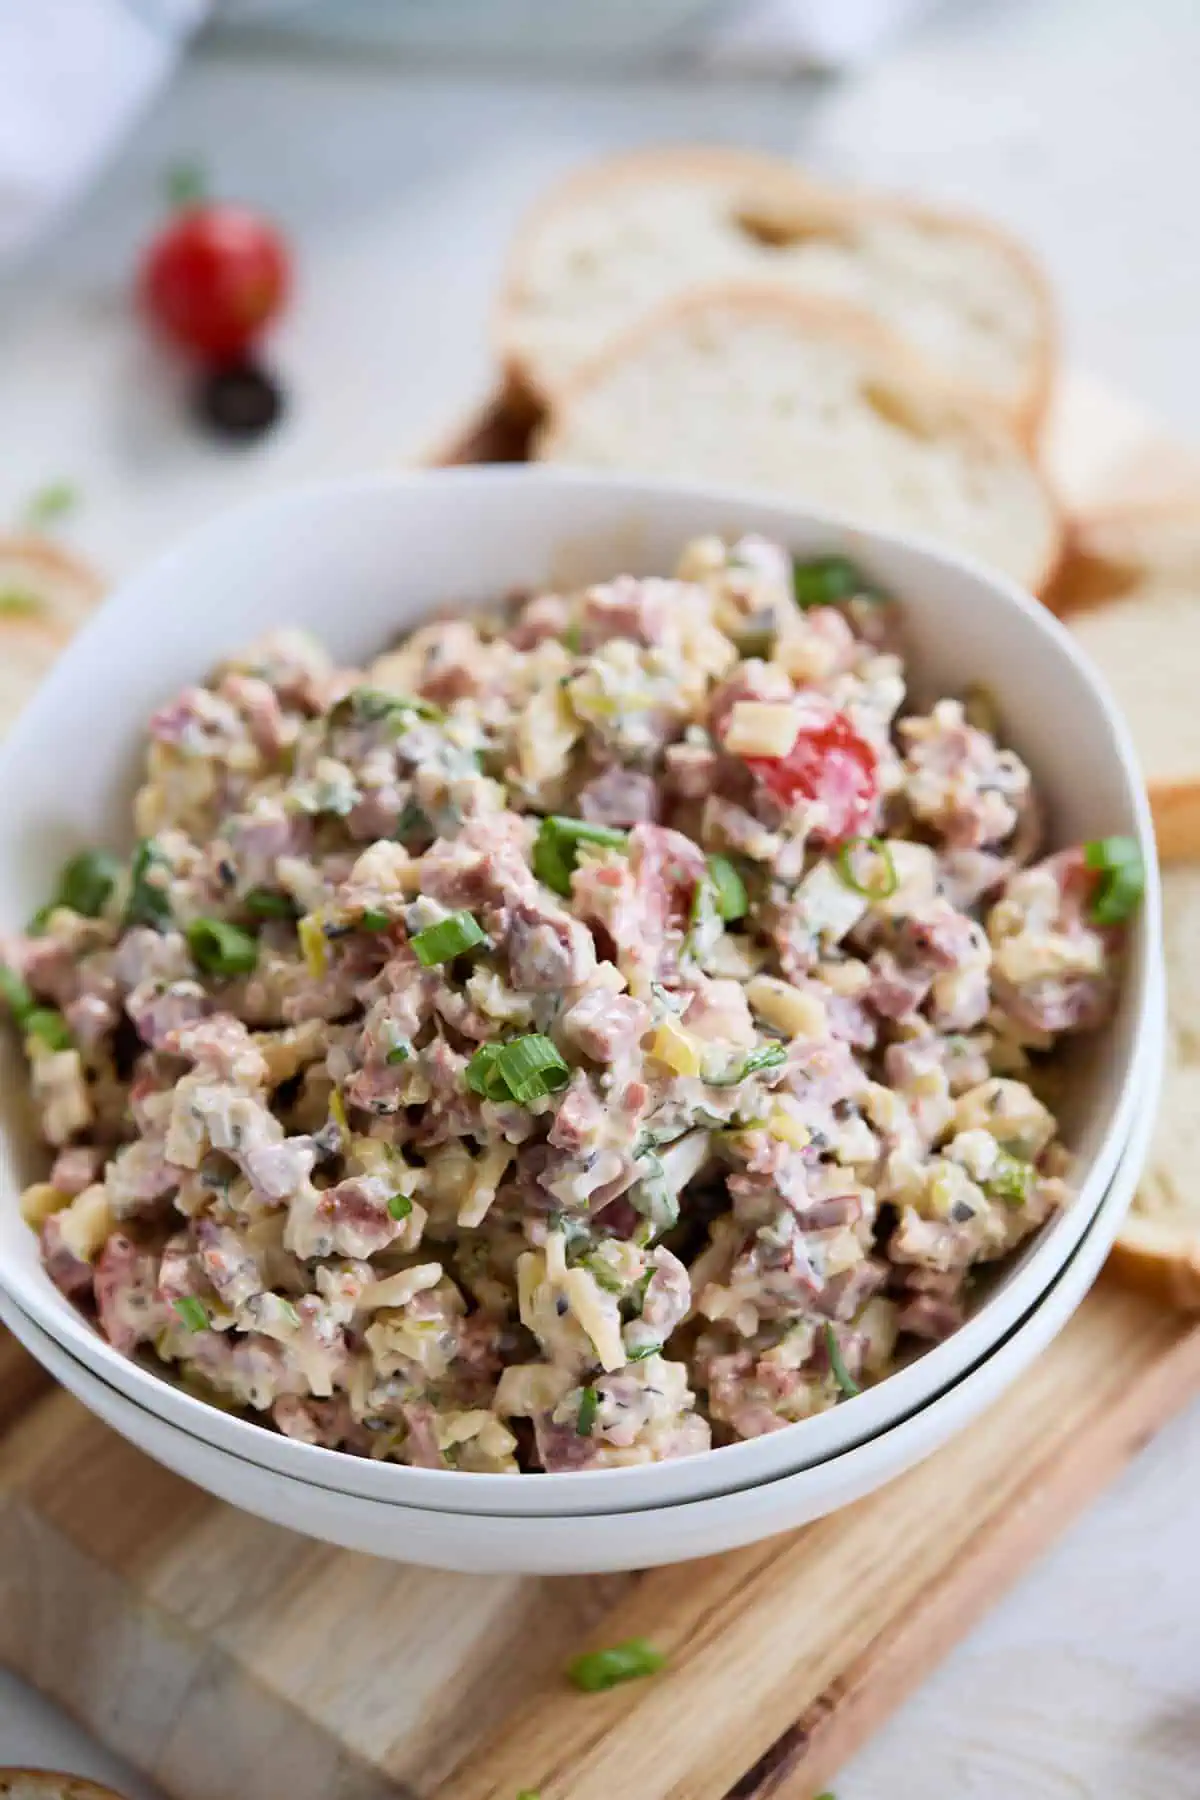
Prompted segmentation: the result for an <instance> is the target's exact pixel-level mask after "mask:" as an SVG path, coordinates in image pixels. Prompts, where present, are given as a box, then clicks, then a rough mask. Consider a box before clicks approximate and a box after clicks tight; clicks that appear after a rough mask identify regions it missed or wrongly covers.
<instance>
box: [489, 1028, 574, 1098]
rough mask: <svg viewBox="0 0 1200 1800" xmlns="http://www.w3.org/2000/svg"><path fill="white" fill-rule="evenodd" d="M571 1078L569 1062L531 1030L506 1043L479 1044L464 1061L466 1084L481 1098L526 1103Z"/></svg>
mask: <svg viewBox="0 0 1200 1800" xmlns="http://www.w3.org/2000/svg"><path fill="white" fill-rule="evenodd" d="M570 1079H571V1069H570V1065H569V1064H568V1063H567V1062H565V1061H564V1060H563V1058H562V1057H561V1056H560V1055H559V1052H558V1050H557V1049H556V1048H555V1046H554V1044H553V1043H552V1042H551V1041H550V1039H549V1038H548V1037H543V1036H542V1034H541V1033H540V1032H537V1031H531V1032H529V1033H527V1035H526V1036H524V1037H519V1038H512V1039H510V1041H509V1042H508V1043H507V1044H481V1045H480V1047H479V1049H478V1050H477V1051H476V1052H475V1054H474V1056H473V1057H472V1058H471V1060H470V1062H469V1063H468V1064H467V1086H468V1087H469V1088H470V1089H471V1092H472V1093H474V1094H482V1096H483V1098H484V1099H485V1100H492V1101H495V1102H496V1103H497V1104H502V1103H503V1102H504V1101H506V1100H512V1101H515V1102H516V1104H517V1105H518V1106H528V1105H529V1104H530V1102H531V1101H533V1100H541V1099H542V1098H543V1097H544V1096H545V1095H546V1094H557V1093H558V1092H559V1091H560V1090H561V1089H562V1088H565V1087H566V1085H567V1083H568V1081H569V1080H570Z"/></svg>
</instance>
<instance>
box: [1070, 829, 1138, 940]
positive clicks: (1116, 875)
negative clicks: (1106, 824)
mask: <svg viewBox="0 0 1200 1800" xmlns="http://www.w3.org/2000/svg"><path fill="white" fill-rule="evenodd" d="M1083 860H1084V862H1085V863H1086V864H1087V866H1088V868H1089V869H1095V870H1096V871H1097V872H1098V873H1099V876H1100V879H1099V881H1098V882H1097V883H1096V888H1095V892H1094V893H1093V895H1092V904H1091V906H1090V908H1089V916H1090V917H1091V920H1092V922H1093V924H1095V925H1123V924H1124V922H1125V920H1126V919H1127V918H1128V917H1129V916H1130V914H1131V913H1132V912H1134V911H1136V909H1137V905H1138V902H1139V900H1140V899H1141V897H1142V894H1143V893H1144V892H1145V888H1146V865H1145V863H1144V862H1143V860H1142V852H1141V850H1140V849H1139V847H1138V843H1137V840H1136V838H1131V837H1106V838H1093V839H1092V840H1091V842H1090V843H1087V844H1085V845H1084V846H1083Z"/></svg>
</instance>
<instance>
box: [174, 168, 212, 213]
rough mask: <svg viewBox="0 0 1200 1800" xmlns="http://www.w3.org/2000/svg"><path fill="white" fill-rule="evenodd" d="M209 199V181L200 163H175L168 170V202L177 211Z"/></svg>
mask: <svg viewBox="0 0 1200 1800" xmlns="http://www.w3.org/2000/svg"><path fill="white" fill-rule="evenodd" d="M207 199H208V179H207V177H206V176H205V173H204V170H203V169H202V168H201V167H200V164H199V163H198V162H177V163H173V164H172V165H171V167H170V168H169V169H168V170H167V202H168V204H169V205H171V206H173V207H174V208H175V209H176V210H179V209H181V208H183V207H185V206H199V205H200V204H201V202H202V201H204V200H207Z"/></svg>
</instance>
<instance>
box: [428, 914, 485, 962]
mask: <svg viewBox="0 0 1200 1800" xmlns="http://www.w3.org/2000/svg"><path fill="white" fill-rule="evenodd" d="M487 941H488V940H487V933H486V931H485V930H484V929H483V926H482V925H481V924H480V923H479V920H478V919H477V918H476V917H475V915H474V913H469V912H456V913H451V914H450V915H449V917H448V918H445V919H439V920H438V922H437V924H436V925H430V926H427V927H426V929H425V930H424V931H418V933H417V935H416V937H415V938H413V939H412V940H411V942H412V950H413V955H414V956H415V957H416V959H417V961H418V962H419V963H420V964H421V965H422V967H423V968H426V969H431V968H433V967H434V966H435V965H436V964H437V963H444V962H452V961H453V959H454V958H455V957H456V956H461V955H462V954H463V952H464V950H476V949H478V948H479V946H480V944H486V943H487Z"/></svg>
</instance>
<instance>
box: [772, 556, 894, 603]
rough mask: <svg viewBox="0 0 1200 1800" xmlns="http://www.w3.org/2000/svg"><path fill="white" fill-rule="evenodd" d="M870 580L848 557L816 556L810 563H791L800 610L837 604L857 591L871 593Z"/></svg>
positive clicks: (793, 587) (872, 591) (793, 589)
mask: <svg viewBox="0 0 1200 1800" xmlns="http://www.w3.org/2000/svg"><path fill="white" fill-rule="evenodd" d="M874 591H875V590H874V589H873V588H872V587H871V584H870V582H868V581H867V580H866V578H865V577H864V575H863V573H862V571H861V569H858V568H856V566H855V565H854V563H852V562H851V561H850V559H849V557H848V556H816V557H813V559H812V560H811V562H793V564H792V592H793V594H794V595H795V597H796V605H797V606H798V607H799V608H800V610H801V612H807V611H808V609H809V607H810V606H836V605H837V603H838V601H839V600H853V599H854V597H855V595H856V594H866V595H868V596H870V595H873V594H874Z"/></svg>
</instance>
